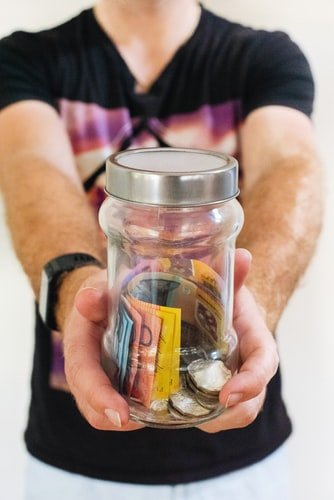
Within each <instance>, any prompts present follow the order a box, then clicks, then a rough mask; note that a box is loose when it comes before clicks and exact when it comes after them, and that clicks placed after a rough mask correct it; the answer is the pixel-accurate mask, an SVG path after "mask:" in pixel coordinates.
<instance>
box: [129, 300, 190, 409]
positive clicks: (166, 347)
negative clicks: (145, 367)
mask: <svg viewBox="0 0 334 500" xmlns="http://www.w3.org/2000/svg"><path fill="white" fill-rule="evenodd" d="M127 298H128V301H129V302H130V304H131V305H132V306H133V307H134V308H136V309H137V310H138V311H139V312H141V313H150V314H153V315H154V316H156V317H157V318H159V319H160V320H161V327H160V332H159V341H158V349H157V357H156V362H155V373H154V385H153V392H152V395H151V399H152V400H156V399H159V400H160V399H166V398H168V396H169V394H170V392H171V391H176V390H178V388H179V367H180V346H181V310H180V309H178V308H170V307H165V306H158V305H156V304H151V303H148V302H144V301H141V300H139V299H137V298H135V297H132V296H130V295H129V296H128V297H127Z"/></svg>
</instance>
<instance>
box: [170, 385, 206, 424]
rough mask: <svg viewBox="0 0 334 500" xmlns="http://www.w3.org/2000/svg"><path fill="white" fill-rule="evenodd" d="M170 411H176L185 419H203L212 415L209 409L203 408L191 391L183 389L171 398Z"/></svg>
mask: <svg viewBox="0 0 334 500" xmlns="http://www.w3.org/2000/svg"><path fill="white" fill-rule="evenodd" d="M168 403H169V409H170V411H171V413H173V410H175V411H176V412H177V413H178V414H181V415H182V416H184V417H203V416H205V415H208V414H209V413H210V410H209V409H208V408H204V407H203V406H201V405H200V404H199V403H198V402H197V401H196V398H195V396H194V394H192V393H191V392H190V391H189V390H187V389H181V390H180V391H178V392H175V393H174V394H171V395H170V396H169V401H168Z"/></svg>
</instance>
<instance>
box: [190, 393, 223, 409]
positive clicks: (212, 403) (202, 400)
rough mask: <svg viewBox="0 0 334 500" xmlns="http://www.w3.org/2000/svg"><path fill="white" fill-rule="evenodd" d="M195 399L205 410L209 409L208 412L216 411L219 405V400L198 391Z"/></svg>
mask: <svg viewBox="0 0 334 500" xmlns="http://www.w3.org/2000/svg"><path fill="white" fill-rule="evenodd" d="M195 398H196V401H197V402H198V403H199V404H200V405H201V406H203V407H204V408H207V409H208V410H215V409H216V408H217V406H218V405H219V399H218V398H212V397H209V398H208V397H206V396H205V395H204V394H203V393H202V392H200V391H197V392H196V393H195Z"/></svg>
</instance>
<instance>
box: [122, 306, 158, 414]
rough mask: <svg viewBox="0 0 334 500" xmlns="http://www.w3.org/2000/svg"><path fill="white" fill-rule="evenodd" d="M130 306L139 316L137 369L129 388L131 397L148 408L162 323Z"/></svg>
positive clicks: (145, 312) (147, 312) (143, 311)
mask: <svg viewBox="0 0 334 500" xmlns="http://www.w3.org/2000/svg"><path fill="white" fill-rule="evenodd" d="M130 299H131V298H130V297H128V301H129V303H130V305H131V306H132V307H133V308H134V309H136V310H137V312H138V313H139V314H140V316H141V329H140V340H139V344H138V355H137V367H136V373H135V376H134V380H133V385H132V387H131V394H130V395H131V397H133V398H134V399H136V400H138V401H139V402H141V403H142V404H143V405H144V406H146V407H147V408H149V406H150V403H151V397H152V392H153V384H154V374H155V365H156V357H157V351H158V343H159V337H160V331H161V324H162V321H161V319H160V318H159V317H157V316H156V315H155V314H152V313H151V312H149V311H147V310H144V309H142V308H140V307H138V308H135V306H134V305H133V303H132V300H130Z"/></svg>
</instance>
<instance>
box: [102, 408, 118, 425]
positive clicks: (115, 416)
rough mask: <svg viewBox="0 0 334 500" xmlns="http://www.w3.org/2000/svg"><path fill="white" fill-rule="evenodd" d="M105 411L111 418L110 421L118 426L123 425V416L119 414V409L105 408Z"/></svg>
mask: <svg viewBox="0 0 334 500" xmlns="http://www.w3.org/2000/svg"><path fill="white" fill-rule="evenodd" d="M104 413H105V414H106V416H107V417H108V418H109V420H110V422H112V423H113V424H114V425H116V427H122V422H121V417H120V416H119V413H118V411H115V410H112V409H111V408H107V409H106V410H104Z"/></svg>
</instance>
